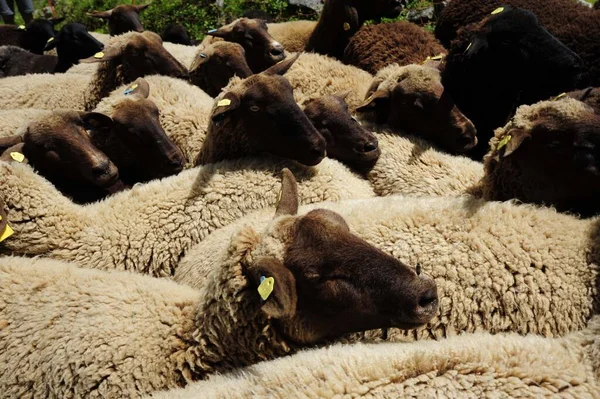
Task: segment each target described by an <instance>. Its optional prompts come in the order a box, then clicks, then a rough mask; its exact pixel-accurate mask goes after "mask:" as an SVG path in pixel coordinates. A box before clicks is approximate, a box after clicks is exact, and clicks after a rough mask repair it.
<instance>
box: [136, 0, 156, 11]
mask: <svg viewBox="0 0 600 399" xmlns="http://www.w3.org/2000/svg"><path fill="white" fill-rule="evenodd" d="M150 4H152V2H150V3H147V4H140V5H138V6H135V9H136V11H137V12H138V13H139V12H140V11H144V10H145V9H146V8H148V6H149V5H150Z"/></svg>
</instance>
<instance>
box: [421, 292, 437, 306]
mask: <svg viewBox="0 0 600 399" xmlns="http://www.w3.org/2000/svg"><path fill="white" fill-rule="evenodd" d="M437 299H438V295H437V289H436V288H435V287H432V288H430V289H428V290H427V291H425V292H424V293H423V294H422V295H421V298H419V302H418V305H419V307H420V308H426V307H429V306H431V305H432V304H433V303H435V302H437Z"/></svg>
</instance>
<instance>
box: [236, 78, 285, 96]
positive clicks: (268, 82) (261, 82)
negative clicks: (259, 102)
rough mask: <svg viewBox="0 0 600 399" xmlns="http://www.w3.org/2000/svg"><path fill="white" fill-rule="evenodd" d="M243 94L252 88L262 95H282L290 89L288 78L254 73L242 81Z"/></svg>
mask: <svg viewBox="0 0 600 399" xmlns="http://www.w3.org/2000/svg"><path fill="white" fill-rule="evenodd" d="M241 87H242V94H244V93H247V92H248V91H250V90H252V91H253V92H257V93H260V94H262V95H265V94H272V95H276V96H278V97H279V96H280V95H281V94H283V93H285V92H286V91H288V90H289V89H290V85H289V83H288V82H287V80H286V79H285V78H283V77H281V76H265V75H262V74H258V75H253V76H250V77H249V78H247V79H245V80H243V81H242V85H241Z"/></svg>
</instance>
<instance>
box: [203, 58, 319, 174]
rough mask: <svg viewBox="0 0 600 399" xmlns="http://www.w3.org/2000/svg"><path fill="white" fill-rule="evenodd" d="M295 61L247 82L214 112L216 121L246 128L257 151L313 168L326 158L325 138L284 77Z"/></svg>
mask: <svg viewBox="0 0 600 399" xmlns="http://www.w3.org/2000/svg"><path fill="white" fill-rule="evenodd" d="M295 60H296V58H292V59H289V60H286V61H283V62H281V63H279V64H277V65H275V66H273V67H271V68H269V69H268V70H266V71H265V72H263V73H261V74H258V75H254V76H251V77H250V78H248V79H246V80H245V81H244V82H243V87H244V89H245V90H244V91H243V92H241V91H236V92H228V93H226V94H225V95H224V96H223V98H222V99H221V100H220V101H219V102H218V103H217V107H216V108H215V110H214V111H213V115H212V122H213V123H214V124H216V125H217V126H218V125H220V124H225V123H227V125H228V126H230V127H232V126H243V128H244V130H245V131H246V134H247V137H246V139H247V140H248V143H247V144H248V145H249V146H250V147H251V148H252V149H253V150H254V151H255V152H259V153H260V152H266V153H270V154H273V155H277V156H280V157H284V158H289V159H293V160H296V161H298V162H300V163H302V164H304V165H307V166H313V165H317V164H318V163H320V162H321V161H322V160H323V158H324V157H325V147H326V142H325V139H324V138H323V136H321V135H320V134H319V132H318V131H317V130H316V129H315V127H314V126H313V125H312V123H310V120H308V118H307V117H306V115H305V114H304V112H303V111H302V110H301V109H300V107H299V106H298V105H297V104H296V101H295V100H294V95H293V92H292V86H291V85H290V83H289V82H288V81H287V79H285V78H284V77H282V76H280V75H281V74H284V73H285V72H286V71H287V70H288V69H289V67H290V66H291V65H292V64H293V62H294V61H295ZM224 119H227V121H225V120H224Z"/></svg>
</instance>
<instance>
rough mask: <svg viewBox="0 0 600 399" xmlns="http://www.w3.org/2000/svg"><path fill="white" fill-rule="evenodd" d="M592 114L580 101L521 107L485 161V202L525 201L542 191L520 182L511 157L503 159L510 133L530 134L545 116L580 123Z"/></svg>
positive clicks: (493, 141)
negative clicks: (504, 143)
mask: <svg viewBox="0 0 600 399" xmlns="http://www.w3.org/2000/svg"><path fill="white" fill-rule="evenodd" d="M589 112H590V107H589V106H588V105H586V104H584V103H582V102H580V101H578V100H574V99H571V98H564V99H562V100H560V101H552V100H549V101H541V102H539V103H537V104H533V105H522V106H521V107H519V108H518V109H517V112H516V114H515V116H514V117H513V119H512V120H511V121H510V122H509V123H508V124H507V125H506V126H504V127H501V128H498V129H496V131H495V132H494V137H492V139H491V140H490V151H489V152H488V153H487V155H486V156H485V157H484V160H483V162H484V167H485V175H484V177H483V179H482V181H481V188H482V194H483V196H484V198H487V199H490V200H496V201H505V200H509V199H513V198H526V197H527V195H526V193H528V192H532V191H537V190H543V188H542V187H536V184H535V183H536V182H534V181H529V180H525V179H522V178H521V173H520V172H519V168H518V167H516V165H514V163H513V158H512V157H503V156H501V154H500V152H499V150H498V143H499V142H500V140H502V139H503V138H504V137H505V136H506V135H507V134H508V132H510V131H511V129H514V128H519V129H523V130H526V131H529V130H531V128H532V127H533V124H534V123H535V121H536V120H537V119H539V118H541V117H544V116H553V117H557V118H562V119H566V120H577V119H579V118H581V117H582V116H584V115H585V114H586V113H589Z"/></svg>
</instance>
